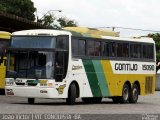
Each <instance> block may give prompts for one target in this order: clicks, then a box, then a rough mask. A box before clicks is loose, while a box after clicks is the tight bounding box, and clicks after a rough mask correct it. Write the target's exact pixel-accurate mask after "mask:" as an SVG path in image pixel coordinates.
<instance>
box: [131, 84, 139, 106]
mask: <svg viewBox="0 0 160 120" xmlns="http://www.w3.org/2000/svg"><path fill="white" fill-rule="evenodd" d="M138 94H139V87H138V85H137V84H134V85H133V87H132V90H131V95H130V98H129V102H130V103H136V102H137V100H138Z"/></svg>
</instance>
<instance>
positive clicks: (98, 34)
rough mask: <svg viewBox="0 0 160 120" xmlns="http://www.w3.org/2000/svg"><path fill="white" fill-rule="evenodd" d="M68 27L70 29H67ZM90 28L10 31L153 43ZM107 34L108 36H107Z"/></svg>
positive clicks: (25, 33) (149, 40) (148, 40)
mask: <svg viewBox="0 0 160 120" xmlns="http://www.w3.org/2000/svg"><path fill="white" fill-rule="evenodd" d="M69 29H70V30H69ZM89 29H90V28H82V27H66V28H64V30H53V29H35V30H22V31H17V32H14V33H12V35H24V36H25V35H30V36H34V35H42V36H57V35H73V36H77V37H88V38H100V39H109V40H115V41H131V42H132V41H133V42H144V43H154V40H153V39H152V38H148V37H138V38H127V37H116V33H115V32H114V33H113V34H115V36H112V35H113V34H112V32H113V31H112V32H111V35H110V36H109V35H108V33H107V32H106V31H100V30H95V29H92V30H91V29H90V30H89ZM117 34H118V33H117ZM107 35H108V36H107Z"/></svg>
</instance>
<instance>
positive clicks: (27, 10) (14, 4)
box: [0, 0, 36, 21]
mask: <svg viewBox="0 0 160 120" xmlns="http://www.w3.org/2000/svg"><path fill="white" fill-rule="evenodd" d="M0 11H2V12H7V13H10V14H14V15H17V16H19V17H23V18H26V19H28V20H32V21H34V20H35V15H34V12H35V11H36V8H35V7H34V4H33V2H32V1H31V0H0Z"/></svg>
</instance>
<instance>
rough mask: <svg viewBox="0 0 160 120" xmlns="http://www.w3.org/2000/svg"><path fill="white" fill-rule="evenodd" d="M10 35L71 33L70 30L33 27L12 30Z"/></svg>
mask: <svg viewBox="0 0 160 120" xmlns="http://www.w3.org/2000/svg"><path fill="white" fill-rule="evenodd" d="M12 35H24V36H25V35H30V36H34V35H42V36H57V35H71V33H70V32H67V31H62V30H53V29H34V30H22V31H17V32H13V33H12Z"/></svg>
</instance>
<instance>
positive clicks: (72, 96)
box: [66, 83, 77, 105]
mask: <svg viewBox="0 0 160 120" xmlns="http://www.w3.org/2000/svg"><path fill="white" fill-rule="evenodd" d="M76 90H77V89H76V85H75V84H74V83H72V84H71V85H70V87H69V91H68V98H67V99H66V102H67V104H68V105H74V104H75V101H76V93H77V92H76Z"/></svg>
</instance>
